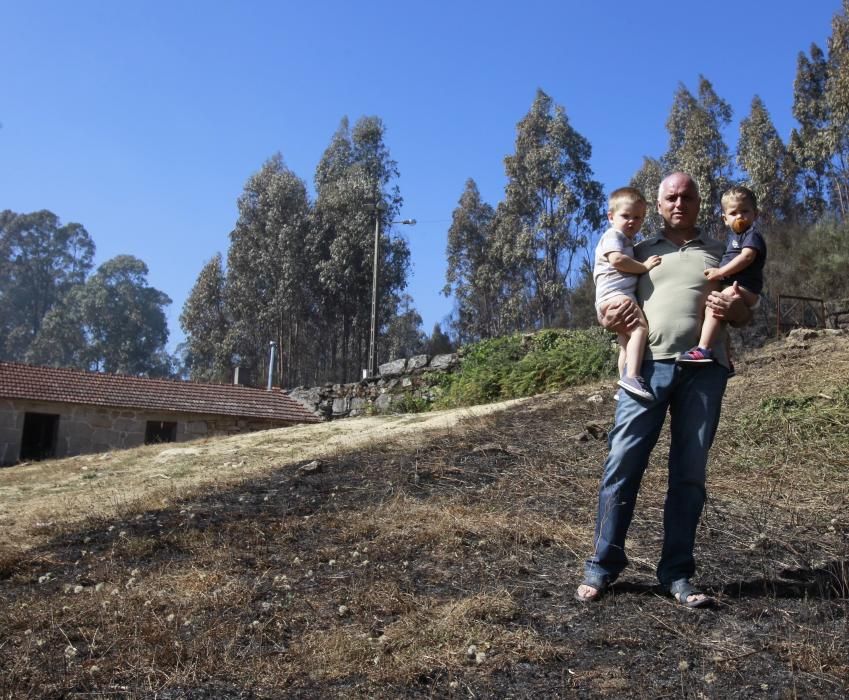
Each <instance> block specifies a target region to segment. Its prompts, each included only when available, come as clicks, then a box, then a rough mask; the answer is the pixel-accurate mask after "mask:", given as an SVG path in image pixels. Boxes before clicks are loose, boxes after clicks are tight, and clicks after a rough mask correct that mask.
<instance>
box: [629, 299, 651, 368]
mask: <svg viewBox="0 0 849 700" xmlns="http://www.w3.org/2000/svg"><path fill="white" fill-rule="evenodd" d="M648 337H649V329H648V325H647V324H646V318H645V316H643V314H642V312H641V313H640V323H639V325H638V326H636V327H635V328H633V329H632V330H631V335H630V336H629V337H628V344H627V345H626V346H625V361H626V371H625V374H626V375H627V376H629V377H639V376H640V372H641V371H642V370H641V368H642V366H643V354H644V353H645V350H646V341H647V340H648Z"/></svg>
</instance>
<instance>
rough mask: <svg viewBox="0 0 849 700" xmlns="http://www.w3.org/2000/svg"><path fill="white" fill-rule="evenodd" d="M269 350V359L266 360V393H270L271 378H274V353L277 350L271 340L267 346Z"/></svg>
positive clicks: (275, 344)
mask: <svg viewBox="0 0 849 700" xmlns="http://www.w3.org/2000/svg"><path fill="white" fill-rule="evenodd" d="M268 345H269V347H270V348H271V350H270V352H271V357H270V358H269V360H268V386H267V387H266V388H267V389H268V391H271V378H272V377H273V376H274V351H275V350H277V343H275V342H274V341H273V340H272V341H271V342H270V343H269V344H268Z"/></svg>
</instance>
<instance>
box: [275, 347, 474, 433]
mask: <svg viewBox="0 0 849 700" xmlns="http://www.w3.org/2000/svg"><path fill="white" fill-rule="evenodd" d="M459 364H460V358H459V356H458V355H457V353H449V354H445V355H434V356H433V357H431V356H429V355H416V356H414V357H411V358H409V359H406V358H402V359H399V360H393V361H392V362H387V363H386V364H383V365H380V367H379V368H378V372H377V376H374V377H368V378H366V379H363V380H361V381H359V382H353V383H351V384H324V385H322V386H316V387H298V388H296V389H292V390H291V391H290V392H289V396H291V397H292V398H293V399H296V400H297V401H300V402H301V403H302V404H303V405H304V406H306V407H307V408H308V409H309V410H310V411H312V412H313V413H316V414H317V415H319V416H321V417H322V418H324V419H325V420H334V419H337V418H348V417H354V416H359V415H363V414H374V413H407V412H412V411H415V410H424V409H425V408H426V407H428V406H429V405H430V404H431V403H432V402H433V401H435V400H436V399H437V398H438V397H439V395H440V380H441V378H442V377H443V376H444V375H445V374H446V373H449V372H453V371H454V370H455V369H456V368H457V367H458V366H459Z"/></svg>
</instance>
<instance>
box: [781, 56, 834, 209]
mask: <svg viewBox="0 0 849 700" xmlns="http://www.w3.org/2000/svg"><path fill="white" fill-rule="evenodd" d="M827 80H828V60H827V59H826V56H825V53H824V52H823V50H822V49H821V48H820V47H819V46H817V45H816V44H811V49H810V58H809V57H808V56H806V55H805V54H804V52H803V53H800V54H799V58H798V60H797V63H796V79H795V81H794V83H793V116H794V117H795V119H796V121H797V122H799V127H798V128H797V129H793V131H792V133H791V135H790V144H789V152H790V154H791V156H792V157H793V160H794V162H795V164H796V168H797V171H798V177H799V184H800V186H801V192H802V211H803V213H804V215H805V218H807V219H809V220H816V219H818V218H819V217H821V216H822V215H823V213H824V212H825V210H826V197H827V191H828V170H829V149H828V141H827V138H826V134H827V129H828V126H829V123H830V116H829V109H828V105H827V104H826V99H825V90H826V81H827Z"/></svg>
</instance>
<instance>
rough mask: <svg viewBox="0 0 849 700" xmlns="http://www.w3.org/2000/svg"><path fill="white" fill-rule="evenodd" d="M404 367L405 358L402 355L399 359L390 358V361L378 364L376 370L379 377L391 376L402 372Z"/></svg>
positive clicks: (405, 364)
mask: <svg viewBox="0 0 849 700" xmlns="http://www.w3.org/2000/svg"><path fill="white" fill-rule="evenodd" d="M406 367H407V360H406V359H405V358H403V357H402V358H401V359H400V360H392V362H387V363H386V364H384V365H380V367H378V369H377V371H378V373H379V374H380V376H381V377H392V376H396V375H399V374H404V369H405V368H406Z"/></svg>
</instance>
